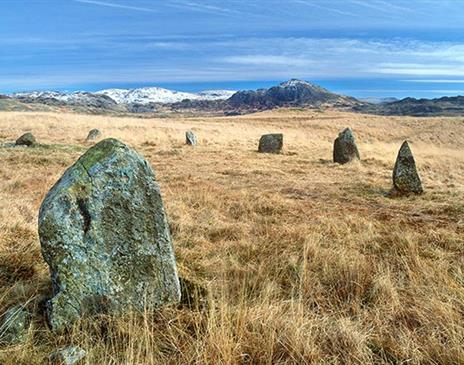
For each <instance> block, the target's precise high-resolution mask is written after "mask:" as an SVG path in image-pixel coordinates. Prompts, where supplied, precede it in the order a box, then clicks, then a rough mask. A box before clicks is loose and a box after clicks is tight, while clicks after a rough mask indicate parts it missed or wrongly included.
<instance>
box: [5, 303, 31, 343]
mask: <svg viewBox="0 0 464 365" xmlns="http://www.w3.org/2000/svg"><path fill="white" fill-rule="evenodd" d="M30 322H31V315H30V313H29V311H28V310H27V309H26V308H24V307H23V306H21V305H17V306H14V307H11V308H10V309H8V310H7V311H6V312H5V314H4V315H3V321H2V325H1V326H0V342H1V343H5V344H8V345H12V344H15V343H18V342H22V341H23V340H24V339H25V338H26V335H27V330H28V328H29V324H30Z"/></svg>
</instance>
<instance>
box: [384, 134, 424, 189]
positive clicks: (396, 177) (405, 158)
mask: <svg viewBox="0 0 464 365" xmlns="http://www.w3.org/2000/svg"><path fill="white" fill-rule="evenodd" d="M423 192H424V190H423V189H422V183H421V179H420V177H419V174H418V173H417V169H416V162H415V161H414V156H413V155H412V152H411V149H410V148H409V144H408V142H407V141H404V142H403V144H402V145H401V148H400V151H399V152H398V157H397V158H396V162H395V167H394V169H393V190H392V192H391V193H392V194H393V195H408V194H422V193H423Z"/></svg>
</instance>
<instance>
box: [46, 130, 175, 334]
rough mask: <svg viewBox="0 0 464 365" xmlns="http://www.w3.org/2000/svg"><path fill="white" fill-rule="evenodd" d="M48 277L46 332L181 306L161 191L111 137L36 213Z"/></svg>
mask: <svg viewBox="0 0 464 365" xmlns="http://www.w3.org/2000/svg"><path fill="white" fill-rule="evenodd" d="M39 236H40V243H41V246H42V255H43V257H44V259H45V261H46V262H47V263H48V265H49V267H50V271H51V279H52V287H53V298H52V299H50V300H49V302H48V303H47V314H48V319H49V323H50V325H51V327H52V329H53V330H59V329H62V328H64V327H66V326H67V325H68V324H70V323H71V322H72V321H74V320H76V319H78V318H79V317H81V316H83V315H85V314H96V313H112V312H115V313H120V312H123V311H125V310H127V309H128V308H129V307H133V308H135V309H139V310H141V309H143V308H152V307H156V306H159V305H162V304H166V303H172V302H178V301H179V300H180V286H179V279H178V276H177V270H176V263H175V258H174V253H173V247H172V243H171V237H170V233H169V228H168V223H167V221H166V215H165V212H164V207H163V203H162V200H161V193H160V188H159V186H158V184H157V182H156V181H155V175H154V173H153V170H152V169H151V168H150V166H149V165H148V163H147V161H145V160H144V159H143V158H142V157H141V156H140V155H139V154H137V153H136V152H135V151H134V150H132V149H130V148H129V147H127V146H126V145H125V144H123V143H121V142H119V141H117V140H115V139H105V140H103V141H101V142H99V143H97V144H96V145H95V146H93V147H92V148H90V149H89V150H88V151H87V152H86V153H85V154H84V155H83V156H81V157H80V158H79V160H78V161H77V162H76V163H75V164H74V165H73V166H71V167H70V168H69V169H68V170H67V171H66V172H65V173H64V175H63V176H62V177H61V179H60V180H59V181H58V182H57V183H56V184H55V186H53V188H52V189H51V190H50V191H49V192H48V194H47V196H46V197H45V200H44V201H43V203H42V206H41V207H40V212H39Z"/></svg>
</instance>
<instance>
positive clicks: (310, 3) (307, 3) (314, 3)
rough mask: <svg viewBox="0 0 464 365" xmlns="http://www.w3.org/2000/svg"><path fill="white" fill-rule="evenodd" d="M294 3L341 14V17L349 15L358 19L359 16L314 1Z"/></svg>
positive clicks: (295, 0) (300, 0) (301, 0)
mask: <svg viewBox="0 0 464 365" xmlns="http://www.w3.org/2000/svg"><path fill="white" fill-rule="evenodd" d="M293 2H294V3H297V4H302V5H306V6H310V7H313V8H316V9H320V10H325V11H329V12H332V13H336V14H339V15H347V16H351V17H358V16H359V15H358V14H355V13H353V12H349V11H345V10H340V9H339V8H338V7H330V6H325V5H321V4H319V3H316V2H314V1H311V0H309V1H305V0H293Z"/></svg>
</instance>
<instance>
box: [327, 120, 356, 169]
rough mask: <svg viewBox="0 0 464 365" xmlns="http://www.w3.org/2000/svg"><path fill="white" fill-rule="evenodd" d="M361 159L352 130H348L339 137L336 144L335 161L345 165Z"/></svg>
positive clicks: (334, 150)
mask: <svg viewBox="0 0 464 365" xmlns="http://www.w3.org/2000/svg"><path fill="white" fill-rule="evenodd" d="M359 159H360V157H359V151H358V147H357V146H356V141H355V139H354V135H353V131H352V130H351V128H346V129H344V130H343V132H341V133H340V134H339V135H338V137H337V139H336V140H335V142H334V148H333V161H334V162H337V163H340V164H345V163H348V162H351V161H353V160H359Z"/></svg>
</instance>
